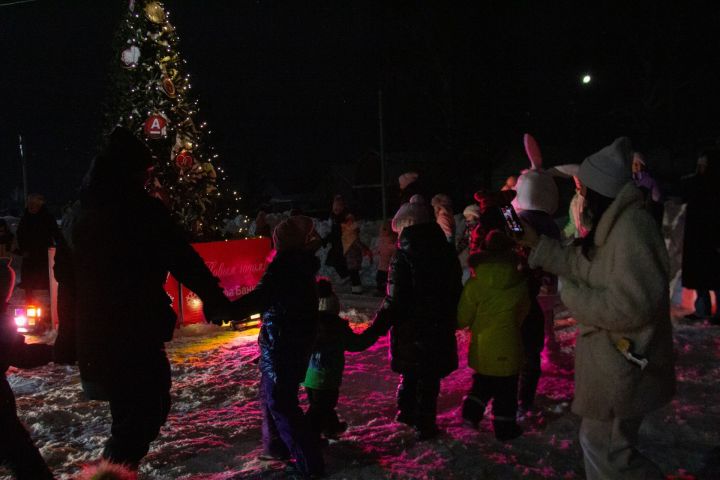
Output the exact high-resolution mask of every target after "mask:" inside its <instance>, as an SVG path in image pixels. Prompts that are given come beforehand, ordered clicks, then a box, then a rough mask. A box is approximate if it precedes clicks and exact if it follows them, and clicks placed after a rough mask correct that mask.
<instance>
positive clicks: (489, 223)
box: [468, 190, 515, 269]
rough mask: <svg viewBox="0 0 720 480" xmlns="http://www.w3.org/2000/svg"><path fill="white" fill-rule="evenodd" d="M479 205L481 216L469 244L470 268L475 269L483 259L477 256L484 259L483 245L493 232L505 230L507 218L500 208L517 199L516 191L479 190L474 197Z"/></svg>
mask: <svg viewBox="0 0 720 480" xmlns="http://www.w3.org/2000/svg"><path fill="white" fill-rule="evenodd" d="M473 198H474V199H475V201H476V202H477V204H478V209H479V213H480V215H479V216H478V218H477V220H476V221H475V224H474V225H473V228H472V230H471V231H470V241H469V244H468V252H469V255H468V266H469V267H470V268H472V269H474V268H475V267H476V266H477V265H478V262H479V261H481V259H478V258H476V255H478V254H479V255H480V257H481V258H482V257H484V255H485V254H484V253H483V252H482V250H483V248H482V243H483V241H484V240H485V238H486V237H487V235H488V233H490V232H491V231H492V230H504V229H505V218H504V217H503V215H502V213H501V211H500V207H501V206H506V205H510V202H511V201H512V200H513V199H514V198H515V191H514V190H502V191H499V192H493V191H488V190H478V191H477V192H475V195H473Z"/></svg>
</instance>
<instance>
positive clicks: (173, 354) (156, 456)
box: [0, 296, 720, 480]
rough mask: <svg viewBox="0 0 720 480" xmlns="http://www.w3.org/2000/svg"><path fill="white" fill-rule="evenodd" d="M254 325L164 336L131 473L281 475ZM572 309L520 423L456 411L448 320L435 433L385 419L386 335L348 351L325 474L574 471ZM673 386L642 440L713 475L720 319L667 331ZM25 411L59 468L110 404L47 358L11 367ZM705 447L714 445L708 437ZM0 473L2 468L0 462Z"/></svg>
mask: <svg viewBox="0 0 720 480" xmlns="http://www.w3.org/2000/svg"><path fill="white" fill-rule="evenodd" d="M343 300H344V303H346V304H348V305H350V306H351V307H352V308H346V309H345V311H344V312H343V313H344V315H345V316H346V317H347V318H349V319H350V320H351V322H352V324H353V326H354V328H356V329H362V328H363V327H364V326H365V325H366V324H367V323H368V322H369V319H370V317H371V315H372V312H373V311H374V308H375V306H376V304H377V303H378V299H373V298H369V297H354V296H347V297H343ZM256 335H257V331H256V330H251V331H245V332H234V331H231V330H229V329H228V328H227V327H224V328H219V327H215V326H211V325H193V326H190V327H188V328H183V329H182V330H180V331H179V334H178V335H177V336H176V339H175V340H174V341H173V342H171V343H170V344H168V353H169V355H170V358H171V361H172V368H173V390H172V394H173V402H174V403H173V409H172V412H171V414H170V418H169V420H168V422H167V424H166V425H165V427H164V428H163V429H162V432H161V435H160V438H158V440H157V441H156V442H154V443H153V444H152V449H151V451H150V453H149V455H148V457H147V458H146V460H145V461H144V462H143V465H142V467H141V475H140V477H141V478H146V479H168V480H170V479H193V480H200V479H203V480H221V479H222V480H225V479H248V478H285V477H284V474H283V473H282V468H283V465H281V464H272V463H267V462H263V461H261V460H259V459H258V455H259V454H260V452H261V450H260V405H259V402H258V379H259V375H258V371H257V365H256V363H255V362H256V359H257V354H258V351H257V344H256ZM575 335H576V328H575V323H574V321H572V319H563V320H560V319H558V320H556V331H555V336H556V338H557V339H558V341H559V348H558V349H557V350H556V351H554V352H553V353H552V354H548V355H546V356H545V358H544V370H545V375H544V377H543V378H542V380H541V382H540V388H539V398H538V405H539V413H538V414H536V415H533V416H530V417H528V418H524V419H522V421H521V423H522V425H523V427H524V428H525V434H524V435H523V436H522V437H521V438H519V439H517V440H515V441H513V442H512V443H507V444H503V443H500V442H498V441H496V440H495V438H494V436H493V433H492V427H491V423H490V419H489V412H488V415H487V418H486V419H485V420H484V421H483V422H482V423H481V425H480V429H479V431H476V430H472V429H470V428H469V427H467V426H465V425H464V424H463V423H462V422H461V421H460V419H459V408H460V403H461V401H462V397H463V395H464V394H465V391H466V390H467V388H468V387H469V384H470V375H471V373H472V372H471V371H470V370H469V369H468V368H467V367H465V363H464V362H465V356H466V350H467V343H468V338H467V333H465V332H459V333H458V340H459V341H458V343H459V349H460V350H459V351H460V354H461V368H460V369H459V370H458V371H456V372H454V373H453V374H452V375H450V376H449V377H448V378H446V379H445V380H444V381H443V383H442V392H441V395H440V399H439V416H438V422H439V425H440V427H441V428H442V429H443V431H444V434H443V435H442V437H441V438H440V439H438V440H435V441H429V442H418V441H416V440H415V438H414V436H413V431H412V429H410V428H409V427H406V426H404V425H401V424H398V423H395V422H394V421H393V417H394V414H395V400H394V397H395V390H396V387H397V381H398V377H397V375H395V374H393V373H392V372H391V371H390V370H389V366H388V358H387V349H388V340H387V338H382V339H380V340H379V341H378V343H377V344H376V345H374V346H373V347H371V348H370V349H369V350H367V351H365V352H361V353H355V354H348V355H347V368H346V374H345V379H344V383H343V386H342V390H341V399H340V405H339V408H338V411H339V413H340V416H341V417H343V418H344V419H345V420H347V421H348V423H349V425H350V428H349V430H348V432H347V433H346V434H344V435H343V436H342V437H341V438H340V439H339V440H338V441H333V442H332V443H331V444H330V445H329V446H328V447H327V448H326V449H325V457H326V459H327V464H328V473H329V477H328V478H331V479H364V480H374V479H385V478H390V477H392V478H398V479H424V478H443V479H445V478H455V479H476V478H493V479H494V478H557V479H570V478H583V467H582V455H581V451H580V447H579V445H578V441H577V429H578V426H579V418H578V417H576V416H575V415H573V414H571V413H570V412H569V404H570V402H571V399H572V374H573V372H572V353H573V348H574V341H575ZM675 338H676V347H677V352H678V369H677V376H678V380H679V392H678V396H677V397H676V399H675V400H674V401H673V402H672V404H670V405H668V406H666V407H665V408H663V409H661V410H660V411H658V412H655V413H654V414H652V415H650V416H649V417H648V419H647V421H646V423H645V424H644V426H643V429H642V430H641V441H642V444H643V445H644V447H645V453H646V454H647V455H648V456H650V457H651V458H652V459H653V460H655V461H656V462H657V463H659V464H660V465H661V466H662V467H663V469H664V470H665V471H666V472H674V473H680V472H681V471H683V470H684V471H688V472H691V473H693V474H695V475H697V478H717V477H716V476H715V475H716V474H717V471H718V460H719V455H720V453H719V452H720V449H718V446H719V445H720V403H719V402H718V398H720V396H719V393H720V354H718V352H719V351H720V328H718V327H710V326H707V325H702V324H694V325H687V324H679V325H677V326H676V332H675ZM9 380H10V383H11V385H12V387H13V389H14V391H15V393H16V395H17V398H18V408H19V412H20V415H21V417H22V419H23V420H24V421H25V422H26V424H27V425H28V427H29V429H30V431H31V433H32V436H33V438H34V439H35V440H36V442H37V444H38V446H40V448H41V451H42V453H43V455H44V456H45V458H46V459H47V461H48V463H49V464H50V466H51V468H52V469H53V470H54V471H55V472H56V473H57V474H58V477H59V478H63V479H69V478H72V477H73V476H74V475H76V474H77V473H78V472H79V471H80V469H81V467H82V465H83V464H86V463H88V462H93V461H95V460H97V459H98V458H99V456H100V454H101V451H102V447H103V442H104V441H105V439H106V437H107V435H108V433H109V425H110V417H109V414H108V409H107V405H106V404H104V403H101V402H93V401H88V400H85V399H84V398H83V396H82V394H81V390H80V385H79V377H78V374H77V370H76V369H75V368H73V367H65V366H52V365H50V366H47V367H42V368H39V369H35V370H32V371H20V370H11V371H10V372H9ZM713 449H714V450H713ZM2 473H3V471H2V470H0V478H2V479H9V478H10V477H9V476H7V475H3V474H2Z"/></svg>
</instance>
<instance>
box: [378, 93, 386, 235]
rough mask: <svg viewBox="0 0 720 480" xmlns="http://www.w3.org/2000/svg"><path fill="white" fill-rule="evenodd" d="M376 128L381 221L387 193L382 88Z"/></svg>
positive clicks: (384, 212)
mask: <svg viewBox="0 0 720 480" xmlns="http://www.w3.org/2000/svg"><path fill="white" fill-rule="evenodd" d="M378 127H379V129H380V194H381V196H382V219H383V222H384V221H385V220H387V193H386V191H385V183H386V182H385V138H384V134H383V99H382V88H381V89H379V90H378Z"/></svg>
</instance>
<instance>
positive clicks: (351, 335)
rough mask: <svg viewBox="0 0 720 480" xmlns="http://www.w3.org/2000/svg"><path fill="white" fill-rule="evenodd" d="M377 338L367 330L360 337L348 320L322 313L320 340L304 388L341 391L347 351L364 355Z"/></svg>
mask: <svg viewBox="0 0 720 480" xmlns="http://www.w3.org/2000/svg"><path fill="white" fill-rule="evenodd" d="M375 340H377V336H375V335H373V334H372V332H371V331H369V330H366V331H365V332H363V333H360V334H357V333H355V332H353V331H352V328H350V325H349V324H348V322H347V320H343V319H342V318H340V317H339V316H338V315H335V314H332V313H327V312H320V322H319V325H318V332H317V338H316V339H315V345H314V346H313V351H312V355H311V356H310V364H309V365H308V369H307V373H306V374H305V381H304V382H303V386H305V387H308V388H314V389H317V390H330V389H336V388H340V384H341V383H342V374H343V370H344V369H345V352H361V351H363V350H365V349H366V348H368V347H369V346H370V345H372V344H373V343H374V342H375Z"/></svg>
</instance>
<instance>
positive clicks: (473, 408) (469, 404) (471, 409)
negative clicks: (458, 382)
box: [462, 395, 486, 428]
mask: <svg viewBox="0 0 720 480" xmlns="http://www.w3.org/2000/svg"><path fill="white" fill-rule="evenodd" d="M485 406H486V403H485V402H483V401H482V400H480V399H479V398H478V397H476V396H475V395H467V396H466V397H465V399H464V400H463V405H462V418H463V420H465V422H467V423H468V424H469V425H470V426H471V427H473V428H478V425H479V424H480V420H482V418H483V416H484V415H485Z"/></svg>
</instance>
